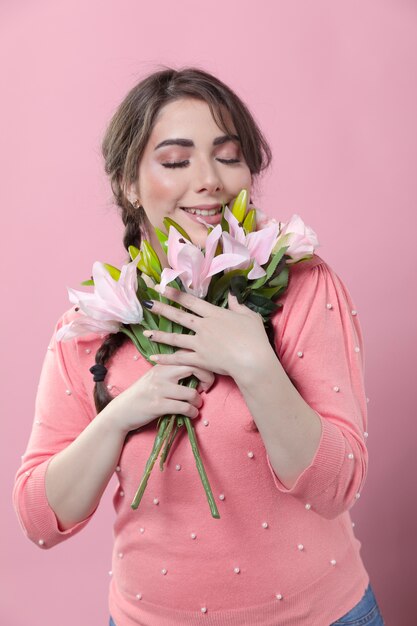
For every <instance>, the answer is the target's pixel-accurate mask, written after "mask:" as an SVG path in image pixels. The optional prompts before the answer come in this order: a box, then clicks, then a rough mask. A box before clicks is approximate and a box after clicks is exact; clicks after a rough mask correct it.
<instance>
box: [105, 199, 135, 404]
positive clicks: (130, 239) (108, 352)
mask: <svg viewBox="0 0 417 626" xmlns="http://www.w3.org/2000/svg"><path fill="white" fill-rule="evenodd" d="M143 219H144V210H143V208H142V207H140V208H139V209H134V210H133V207H130V206H128V205H127V203H126V204H125V205H124V206H123V207H122V220H123V223H124V225H125V233H124V237H123V244H124V246H125V248H126V250H127V249H128V248H129V246H132V245H133V246H136V247H138V248H139V247H140V242H141V227H142V225H143ZM126 339H127V336H126V335H125V334H124V333H120V332H119V333H114V334H111V335H107V337H106V338H105V339H104V341H103V343H102V344H101V346H100V348H99V349H98V350H97V353H96V364H97V365H106V363H107V362H108V361H110V359H111V358H112V356H113V355H114V354H115V353H116V352H117V350H118V349H119V348H120V347H121V346H122V345H123V344H124V342H125V340H126ZM111 400H112V396H111V395H110V394H109V392H108V390H107V386H106V384H105V382H104V381H101V382H97V383H95V385H94V404H95V405H96V409H97V412H98V413H99V412H100V411H102V410H103V409H104V407H105V406H107V405H108V403H109V402H110V401H111Z"/></svg>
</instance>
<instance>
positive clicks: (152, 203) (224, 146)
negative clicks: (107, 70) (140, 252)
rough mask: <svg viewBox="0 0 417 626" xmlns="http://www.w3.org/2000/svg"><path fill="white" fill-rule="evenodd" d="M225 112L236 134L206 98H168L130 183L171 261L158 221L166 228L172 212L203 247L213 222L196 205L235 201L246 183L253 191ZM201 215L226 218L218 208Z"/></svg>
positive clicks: (216, 205)
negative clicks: (223, 125) (222, 124)
mask: <svg viewBox="0 0 417 626" xmlns="http://www.w3.org/2000/svg"><path fill="white" fill-rule="evenodd" d="M224 116H225V121H226V125H227V128H228V129H229V132H230V135H225V133H224V131H223V130H221V129H220V128H219V127H218V126H217V124H216V122H215V121H214V119H213V117H212V115H211V113H210V109H209V107H208V105H207V104H206V102H203V101H200V100H195V99H191V98H187V99H181V100H176V101H174V102H170V103H169V104H166V105H165V106H164V107H163V108H162V109H161V110H160V112H159V115H158V117H157V120H156V122H155V124H154V127H153V130H152V133H151V135H150V138H149V140H148V143H147V145H146V148H145V151H144V154H143V156H142V159H141V161H140V163H139V168H138V179H137V181H135V183H134V184H133V185H131V186H130V187H129V188H128V193H127V196H128V199H129V200H130V201H131V202H133V201H134V200H135V199H137V200H139V202H140V204H141V205H142V206H143V208H144V210H145V213H146V217H147V230H148V237H149V238H150V241H151V243H152V245H153V246H154V248H155V250H157V252H158V254H159V255H160V258H161V260H162V259H164V264H165V265H166V262H165V258H164V257H165V255H163V253H162V250H161V248H160V245H159V241H158V239H157V237H156V234H155V233H154V231H153V228H152V227H155V226H156V227H157V228H159V229H160V230H162V231H163V232H165V233H166V229H165V227H164V224H163V219H164V217H170V218H171V219H173V220H174V221H176V222H177V223H178V224H179V225H180V226H183V228H184V229H185V230H186V231H187V233H188V234H189V236H190V237H191V240H192V241H193V243H194V244H197V245H199V246H200V247H202V248H203V247H204V246H205V241H206V237H207V227H206V226H205V225H204V224H201V223H200V222H198V221H197V219H196V218H197V214H193V213H195V208H196V207H200V210H209V209H220V208H221V204H222V203H225V204H228V205H229V206H230V202H231V200H233V198H235V197H236V196H237V194H238V193H239V191H240V190H241V189H242V188H245V189H247V190H248V193H249V194H250V188H251V180H252V177H251V173H250V170H249V167H248V165H247V164H246V161H245V159H244V157H243V154H242V151H241V148H240V143H239V139H238V137H237V134H236V129H235V127H234V125H233V123H232V121H231V119H230V115H229V114H228V113H227V111H225V112H224ZM190 208H194V211H190ZM187 209H188V210H187ZM211 212H212V211H210V213H211ZM201 217H202V218H203V219H204V220H205V221H207V222H209V223H210V224H211V225H215V224H218V223H220V219H221V216H220V214H219V213H218V212H217V214H216V215H214V216H210V215H201Z"/></svg>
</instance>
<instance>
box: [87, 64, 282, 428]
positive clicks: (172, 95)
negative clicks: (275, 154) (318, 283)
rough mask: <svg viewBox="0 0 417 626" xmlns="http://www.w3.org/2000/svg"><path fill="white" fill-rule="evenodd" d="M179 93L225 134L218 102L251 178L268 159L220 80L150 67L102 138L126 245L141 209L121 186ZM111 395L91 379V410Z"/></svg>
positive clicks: (114, 346)
mask: <svg viewBox="0 0 417 626" xmlns="http://www.w3.org/2000/svg"><path fill="white" fill-rule="evenodd" d="M181 98H194V99H198V100H202V101H205V102H206V103H207V105H208V106H209V108H210V111H211V114H212V116H213V119H214V120H215V122H216V123H217V125H218V126H219V127H220V128H221V129H223V130H224V132H225V133H226V134H228V133H229V132H230V131H229V129H228V128H227V124H226V122H225V119H224V114H223V111H222V108H223V109H226V110H227V111H228V112H229V114H230V116H231V119H232V122H233V124H234V126H235V129H236V131H237V134H238V136H239V138H240V142H241V148H242V153H243V155H244V158H245V161H246V163H247V165H248V167H249V170H250V172H251V175H252V182H256V181H257V178H256V177H258V176H259V175H260V173H261V172H262V171H263V170H265V169H266V168H267V167H268V166H269V165H270V162H271V159H272V154H271V150H270V147H269V145H268V142H267V141H266V139H265V137H264V135H263V134H262V132H261V130H260V128H259V127H258V125H257V123H256V121H255V119H254V118H253V116H252V114H251V113H250V111H249V109H248V108H247V106H246V105H245V104H244V102H243V101H242V100H241V99H240V98H239V97H238V96H237V95H236V94H235V93H234V91H232V89H230V87H228V86H227V85H226V84H225V83H223V82H222V81H220V80H219V79H218V78H216V77H215V76H213V75H212V74H209V73H208V72H205V71H203V70H201V69H199V68H195V67H189V68H185V69H182V70H174V69H172V68H167V67H164V69H161V70H158V71H156V72H153V73H152V74H150V75H149V76H147V77H146V78H144V79H143V80H142V81H141V82H139V83H138V84H137V85H136V86H135V87H133V89H131V90H130V91H129V93H128V94H127V96H126V97H125V98H124V100H123V101H122V103H121V104H120V106H119V107H118V108H117V110H116V112H115V113H114V115H113V117H112V119H111V120H110V123H109V126H108V128H107V130H106V132H105V135H104V138H103V142H102V154H103V157H104V163H105V172H106V174H107V175H108V177H109V180H110V185H111V189H112V192H113V199H114V203H115V204H116V205H117V206H118V207H119V211H120V213H121V218H122V220H123V224H124V226H125V232H124V236H123V244H124V246H125V248H126V250H127V249H128V248H129V246H131V245H134V246H136V247H137V248H139V247H140V244H141V239H142V234H143V233H144V232H146V214H145V210H144V208H143V207H142V206H140V207H139V208H135V207H134V206H133V205H132V204H131V202H130V201H129V200H128V199H127V197H126V193H125V190H126V189H127V187H128V186H129V185H131V184H132V183H135V182H136V181H137V178H138V167H139V165H140V161H141V158H142V155H143V152H144V150H145V147H146V145H147V143H148V140H149V137H150V135H151V132H152V129H153V126H154V123H155V121H156V117H157V115H158V113H159V111H160V109H161V108H162V107H163V106H164V105H166V104H168V103H169V102H173V101H175V100H178V99H181ZM268 332H269V331H268ZM268 336H270V334H269V335H268ZM125 340H126V335H125V334H123V333H115V334H111V335H108V336H107V337H106V338H105V339H104V341H103V343H102V345H101V346H100V348H99V349H98V351H97V353H96V357H95V361H96V364H97V365H100V366H104V365H107V364H108V363H109V362H110V361H111V359H112V357H113V356H114V354H115V353H116V352H117V350H118V349H119V348H120V347H121V346H122V345H123V343H124V341H125ZM270 341H271V339H270ZM272 345H273V342H272ZM111 400H112V396H111V395H110V393H109V392H108V389H107V386H106V384H105V382H104V380H100V381H98V382H96V383H95V388H94V402H95V406H96V409H97V411H98V412H100V411H101V410H103V408H104V407H105V406H106V405H107V404H108V403H109V402H110V401H111ZM252 424H254V422H252ZM255 429H256V430H257V428H256V425H255Z"/></svg>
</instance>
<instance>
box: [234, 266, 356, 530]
mask: <svg viewBox="0 0 417 626" xmlns="http://www.w3.org/2000/svg"><path fill="white" fill-rule="evenodd" d="M283 303H284V306H283V308H282V309H281V310H280V311H278V312H277V313H276V314H275V316H274V318H273V326H274V330H275V345H276V350H277V354H278V355H279V361H278V359H277V358H276V356H275V354H273V352H272V348H271V350H270V351H266V352H265V359H264V361H263V364H262V366H261V367H260V368H259V369H258V370H257V371H256V372H255V370H253V371H249V372H248V371H246V373H245V374H244V376H243V377H242V372H241V373H240V376H238V377H237V378H236V382H237V384H238V386H239V388H240V390H241V392H242V394H243V396H244V398H245V400H246V402H247V404H248V408H249V409H250V411H251V413H252V416H253V418H254V420H255V422H256V424H257V426H258V429H259V432H260V435H261V437H262V439H263V441H264V444H265V448H266V451H267V460H268V465H269V467H270V469H271V472H272V475H273V479H274V483H275V485H276V487H277V489H278V490H279V491H281V492H282V493H287V494H289V495H292V496H293V497H296V498H298V499H300V500H301V501H302V502H303V503H304V504H305V505H309V507H308V508H310V507H311V508H312V509H314V510H316V512H318V513H319V514H321V515H322V516H323V517H326V518H333V517H336V516H337V515H340V514H341V513H343V512H344V511H346V510H347V509H349V508H350V507H351V506H352V505H353V504H354V502H355V501H356V499H357V497H358V495H357V494H360V490H361V489H362V486H363V483H364V481H365V477H366V472H367V463H368V455H367V449H366V446H365V439H364V432H365V431H366V421H367V412H366V398H365V391H364V381H363V366H364V364H363V340H362V334H361V329H360V326H359V322H358V319H357V315H355V314H353V315H352V310H353V311H354V305H353V303H352V300H351V298H350V295H349V293H348V292H347V290H346V288H345V287H344V285H343V283H342V282H341V281H340V279H339V278H338V277H337V275H336V274H335V273H334V272H333V271H332V270H331V269H330V268H329V266H327V265H326V264H325V263H323V262H320V263H316V264H309V263H306V264H305V266H304V267H303V264H300V266H298V267H294V268H293V274H292V276H291V280H290V285H289V288H288V291H287V292H286V294H285V297H284V299H283ZM328 305H331V308H330V307H328ZM291 381H293V382H291Z"/></svg>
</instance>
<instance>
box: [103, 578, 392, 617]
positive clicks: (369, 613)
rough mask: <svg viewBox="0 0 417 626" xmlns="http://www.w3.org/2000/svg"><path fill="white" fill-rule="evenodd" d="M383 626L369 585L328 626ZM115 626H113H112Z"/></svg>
mask: <svg viewBox="0 0 417 626" xmlns="http://www.w3.org/2000/svg"><path fill="white" fill-rule="evenodd" d="M365 625H366V626H385V623H384V620H383V619H382V615H381V612H380V610H379V606H378V603H377V601H376V598H375V596H374V592H373V591H372V587H371V585H370V584H369V585H368V588H367V590H366V591H365V593H364V595H363V597H362V600H359V602H358V604H356V606H354V607H353V609H351V610H350V611H349V612H348V613H346V614H345V615H343V617H339V619H338V620H336V621H335V622H333V623H332V624H330V626H365ZM114 626H115V625H114Z"/></svg>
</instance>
